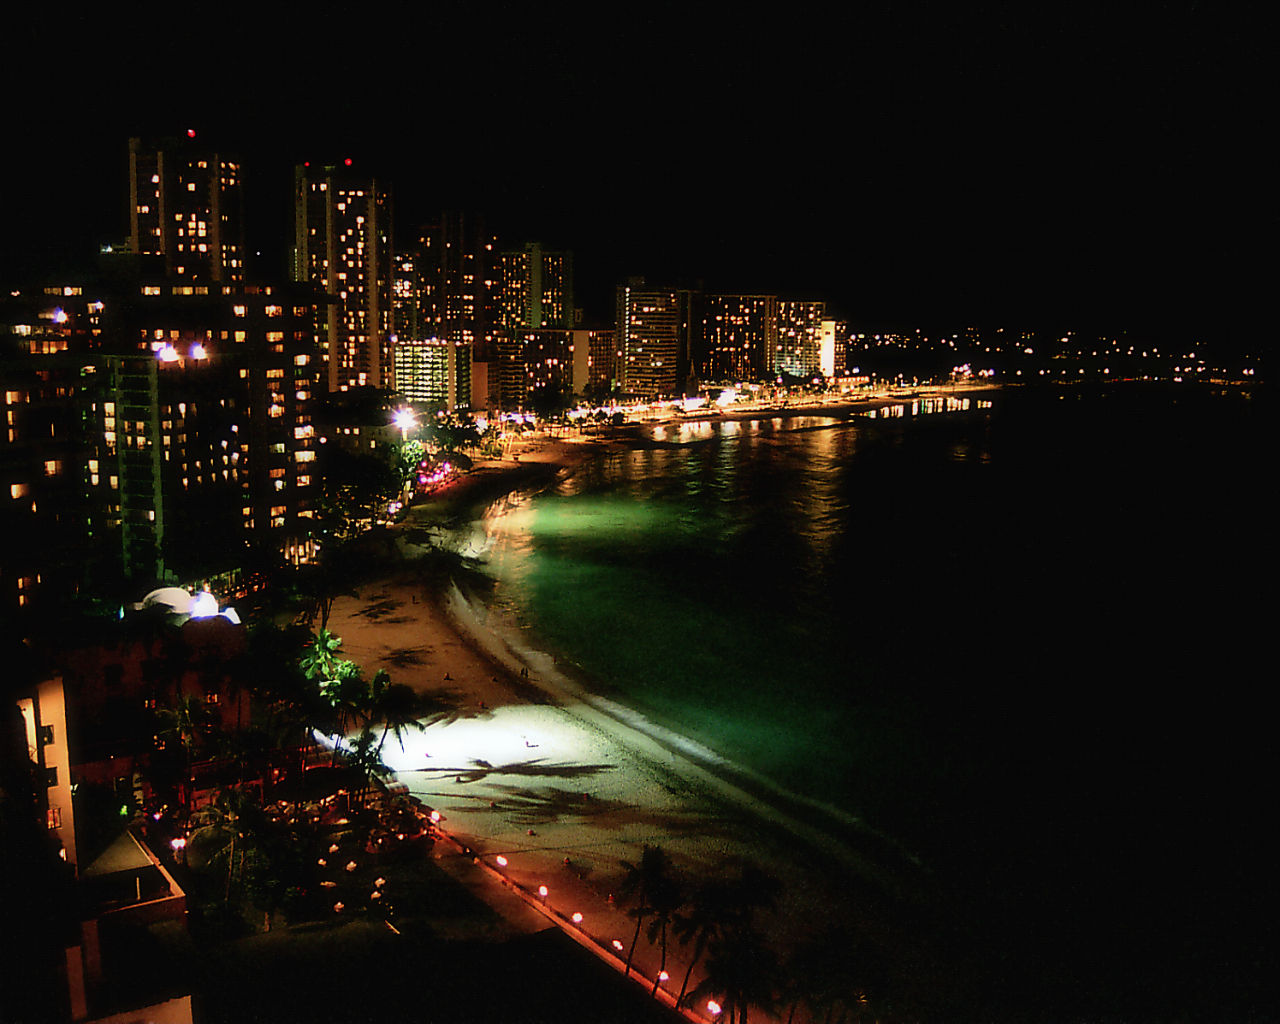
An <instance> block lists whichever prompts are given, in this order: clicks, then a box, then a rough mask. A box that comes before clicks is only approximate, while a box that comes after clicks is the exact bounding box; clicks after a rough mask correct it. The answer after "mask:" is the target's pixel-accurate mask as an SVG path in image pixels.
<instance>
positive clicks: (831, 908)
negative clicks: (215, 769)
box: [330, 441, 888, 1017]
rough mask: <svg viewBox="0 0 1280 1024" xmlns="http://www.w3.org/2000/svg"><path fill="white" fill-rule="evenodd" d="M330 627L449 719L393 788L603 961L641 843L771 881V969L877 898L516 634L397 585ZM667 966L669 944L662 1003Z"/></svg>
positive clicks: (695, 865) (398, 757)
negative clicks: (496, 867) (557, 916)
mask: <svg viewBox="0 0 1280 1024" xmlns="http://www.w3.org/2000/svg"><path fill="white" fill-rule="evenodd" d="M590 447H591V445H584V444H578V443H573V442H564V441H551V442H544V443H542V444H541V445H540V446H539V447H537V448H534V447H533V446H527V447H526V448H525V449H524V451H523V452H522V455H521V459H522V463H523V464H524V465H526V466H527V464H528V463H529V462H532V461H545V462H549V463H553V464H555V465H560V466H563V465H570V464H572V463H573V461H574V460H575V459H576V458H579V457H581V456H582V455H584V454H586V451H587V449H589V448H590ZM506 465H508V466H514V463H511V462H508V463H507V464H506ZM483 472H485V473H488V474H495V473H498V472H501V470H500V469H499V468H498V467H496V466H490V467H489V468H486V469H485V470H483ZM330 629H332V630H333V631H334V632H335V633H337V634H338V635H339V636H341V637H342V638H343V642H344V643H343V650H344V652H345V654H346V655H347V656H348V657H351V658H353V659H355V660H356V661H357V662H358V663H359V664H360V665H362V666H363V667H364V669H365V670H366V673H367V674H370V675H371V674H372V673H373V672H374V671H376V670H377V669H379V668H386V669H387V670H388V672H389V673H390V674H391V677H392V679H393V680H395V681H397V682H404V683H408V684H410V685H412V686H413V687H414V688H415V689H417V690H419V691H423V692H428V691H438V690H444V691H448V692H450V693H451V694H452V696H453V697H454V698H455V699H456V700H457V701H458V713H457V715H456V716H455V717H454V719H453V720H451V721H448V722H442V723H437V724H435V725H432V726H431V727H430V728H429V729H427V730H426V731H425V732H413V733H409V734H408V735H406V737H405V741H404V749H403V751H402V750H401V749H400V748H399V746H398V745H397V744H396V743H395V741H394V739H389V740H388V742H387V747H386V749H385V750H384V758H385V760H386V761H387V763H388V764H389V766H390V767H392V768H393V769H395V771H396V778H397V780H398V781H399V782H402V783H404V784H405V785H407V787H408V789H409V791H410V793H412V794H413V795H414V796H416V797H418V798H419V799H421V800H422V801H423V803H425V804H427V805H428V806H430V807H432V808H435V809H436V810H438V811H440V813H441V814H442V815H443V816H444V820H443V822H442V825H443V827H444V828H445V829H446V830H447V831H449V832H450V833H452V834H453V835H454V836H455V837H457V838H458V839H459V840H460V841H462V842H463V843H465V844H467V845H469V846H470V847H472V848H473V849H474V850H475V852H476V853H477V854H478V855H480V856H481V857H482V858H483V859H484V860H485V861H486V862H488V863H490V864H492V863H494V858H495V857H497V856H498V855H503V856H505V857H506V858H507V860H508V865H507V866H506V867H505V868H504V870H505V871H506V872H507V873H508V874H509V876H510V877H511V878H513V879H514V880H516V881H517V882H519V883H521V884H522V885H524V886H525V887H526V888H528V889H530V890H533V891H536V890H537V889H538V887H539V886H540V885H546V886H547V889H548V895H547V903H548V905H550V906H552V907H555V908H556V909H557V910H559V911H561V912H562V913H563V914H564V915H565V916H568V915H571V914H573V913H575V912H580V913H581V914H582V915H583V921H582V928H583V929H584V930H585V931H586V932H587V933H588V934H589V935H591V936H593V937H594V938H596V939H597V940H599V941H600V942H601V943H602V944H604V945H606V946H608V945H609V944H610V942H611V940H613V939H615V938H616V939H620V940H622V941H623V942H624V943H625V944H628V945H629V943H630V941H631V936H632V932H633V930H634V922H633V921H632V920H631V919H629V918H627V917H626V915H625V913H624V908H623V907H620V906H618V905H617V904H614V903H611V902H610V897H611V894H616V893H618V891H619V883H620V880H621V878H622V876H623V874H624V868H623V866H622V862H624V861H629V862H631V863H633V864H634V863H638V862H639V860H640V856H641V852H642V849H643V847H644V845H645V844H651V845H659V846H661V847H663V848H664V850H665V851H666V852H667V854H668V855H669V857H670V858H671V860H672V862H673V864H674V865H675V866H676V867H677V868H678V869H679V870H681V871H682V872H684V873H685V874H687V875H688V876H690V877H694V878H697V877H706V876H709V875H712V874H714V873H716V872H717V871H721V870H725V869H726V867H729V868H730V870H731V869H732V868H731V866H732V865H734V864H736V863H738V862H739V861H740V860H742V859H746V860H749V861H752V862H754V863H756V864H758V865H760V866H762V867H764V868H765V869H766V870H768V871H769V872H770V873H772V874H774V875H775V876H776V877H777V878H779V879H780V880H781V882H782V884H783V887H784V896H783V903H782V910H781V912H780V913H778V914H777V915H774V916H773V917H771V918H770V919H768V921H767V922H766V923H767V934H769V935H770V936H771V938H773V939H775V940H776V945H777V946H778V948H779V952H781V953H785V952H786V951H787V949H788V948H789V947H791V946H793V945H794V943H795V942H796V941H797V940H800V939H801V938H802V937H805V936H814V935H820V934H822V933H824V932H826V931H827V930H829V929H837V928H839V927H840V926H841V925H842V924H844V923H847V920H848V919H849V916H850V915H858V914H860V913H861V909H862V908H861V907H860V900H861V896H860V895H859V894H858V893H865V892H867V891H868V889H867V888H866V887H863V886H860V885H859V882H861V881H869V883H870V888H871V889H879V888H880V887H881V886H882V885H884V884H887V883H888V879H887V876H886V875H885V874H884V873H883V872H881V871H879V870H878V869H875V868H873V867H872V865H871V864H870V863H868V862H866V861H864V860H863V859H862V858H861V857H860V855H859V853H858V852H857V851H856V850H855V849H853V848H852V847H851V846H850V845H848V844H843V843H839V842H837V841H835V840H833V839H831V838H830V837H829V836H828V834H827V833H826V831H825V830H822V829H819V828H815V827H814V826H813V825H811V824H810V823H809V822H810V821H814V820H818V821H820V820H821V815H820V814H815V813H804V812H803V811H802V812H801V813H800V814H798V815H797V814H794V813H792V814H787V813H785V812H783V811H780V810H777V809H775V807H776V806H777V805H781V806H784V807H785V806H788V803H787V800H786V799H776V800H775V799H771V798H770V795H769V793H768V790H767V789H763V790H762V789H761V788H760V786H759V784H758V783H759V781H760V780H756V784H750V783H749V784H748V788H749V789H751V790H752V793H749V792H747V791H746V790H744V789H743V788H742V787H741V786H739V785H737V784H735V782H733V781H731V777H726V772H724V771H723V767H724V766H721V768H720V769H719V770H716V769H715V766H714V764H711V765H708V761H709V760H710V761H714V757H713V755H711V754H710V752H708V751H701V750H699V748H697V747H696V745H693V744H687V745H683V746H682V742H683V741H682V740H681V738H680V737H679V736H676V735H673V734H670V733H666V732H664V731H662V730H659V729H657V728H656V727H652V726H651V725H650V724H649V723H646V722H644V720H643V719H638V718H637V717H636V716H633V715H630V713H629V712H628V711H627V710H626V709H623V708H618V707H616V706H613V705H610V704H609V703H608V702H605V701H602V700H600V699H599V698H596V697H593V696H592V695H591V694H589V693H588V692H586V691H584V690H583V689H582V688H581V687H580V686H578V685H577V684H576V683H575V682H574V680H572V679H571V678H568V677H567V676H566V675H563V674H561V673H560V672H559V671H558V670H557V667H556V666H555V665H554V663H553V662H552V661H551V659H550V658H549V657H547V656H546V655H543V654H541V653H539V652H537V651H534V650H530V649H528V648H525V647H524V645H523V643H522V637H521V633H520V630H519V628H518V627H517V626H515V625H514V624H513V623H510V622H503V621H500V620H498V619H497V618H496V617H495V615H494V614H493V613H489V612H486V611H485V610H484V609H483V608H481V607H479V606H478V605H473V604H471V603H468V602H466V601H464V600H462V598H461V595H460V594H459V593H458V592H457V591H456V590H455V591H454V592H453V593H451V594H448V595H446V596H445V597H444V598H443V599H441V600H440V601H435V600H432V599H430V598H429V597H428V596H427V595H426V592H425V591H424V589H423V587H422V585H421V583H420V582H418V581H417V580H416V579H415V578H414V576H413V575H412V573H411V572H408V571H406V572H405V573H404V574H401V575H399V576H393V577H391V578H388V579H386V580H382V581H379V582H376V583H372V584H368V585H365V586H362V587H361V588H360V594H359V597H358V598H354V599H353V598H343V599H340V600H339V601H338V602H337V603H336V605H335V607H334V611H333V615H332V618H331V620H330ZM525 669H527V670H528V673H529V676H528V678H527V679H526V678H524V677H523V670H525ZM814 756H815V757H820V756H822V754H821V751H816V750H815V752H814ZM709 769H710V770H709ZM753 793H754V794H755V795H752V794H753ZM761 794H763V795H761ZM801 799H802V798H801ZM790 806H792V807H793V808H794V806H795V805H794V804H792V805H790ZM440 855H446V854H444V853H443V851H442V852H441V854H440ZM566 858H568V863H567V864H566V863H565V859H566ZM483 887H484V884H483V883H482V884H481V886H480V891H481V892H482V893H483ZM494 888H496V886H494ZM855 889H857V890H858V893H855V891H854V890H855ZM619 902H621V900H619ZM525 920H526V921H527V920H528V918H527V917H526V918H525ZM635 963H636V965H637V967H638V969H639V970H640V971H642V972H643V973H645V974H646V975H648V976H650V977H652V976H653V974H655V973H656V971H657V969H658V952H657V950H656V948H653V947H650V946H649V945H648V943H647V942H646V941H645V939H644V937H643V935H642V937H641V939H640V944H639V946H638V947H637V950H636V958H635ZM684 968H685V961H684V952H683V951H682V950H680V949H679V948H678V947H676V946H675V944H674V942H673V943H672V944H671V948H670V950H669V954H668V966H667V970H668V972H669V974H670V975H671V981H669V982H668V983H667V985H666V987H667V988H669V989H670V990H671V991H673V992H674V991H676V990H678V988H679V985H680V981H681V979H682V978H683V973H684ZM696 980H697V975H696V974H695V978H694V982H695V983H696ZM754 1016H755V1015H754V1014H753V1017H754Z"/></svg>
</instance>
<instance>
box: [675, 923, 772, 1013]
mask: <svg viewBox="0 0 1280 1024" xmlns="http://www.w3.org/2000/svg"><path fill="white" fill-rule="evenodd" d="M779 972H780V968H779V964H778V957H777V955H776V954H775V953H774V952H773V950H771V949H770V948H769V947H768V946H767V945H766V944H765V941H764V937H763V936H762V935H761V934H760V933H759V932H758V931H756V930H755V929H754V928H750V927H746V928H734V929H731V930H730V931H728V932H726V933H725V934H724V935H723V936H721V937H720V938H719V939H717V940H716V941H715V942H714V943H713V944H712V946H711V953H710V955H709V956H708V957H707V976H706V977H705V978H703V980H702V983H701V984H700V985H699V986H698V987H697V988H695V989H694V990H693V992H691V993H690V1001H694V1000H697V999H698V998H699V997H701V996H704V995H716V996H720V997H721V1003H720V1005H721V1008H722V1010H723V1011H724V1012H725V1013H726V1014H727V1018H726V1019H727V1021H728V1024H735V1022H737V1024H747V1008H748V1007H750V1006H759V1007H761V1008H762V1009H764V1010H766V1011H770V1010H772V1009H773V1005H774V1002H775V998H774V997H775V987H776V983H777V978H778V975H779Z"/></svg>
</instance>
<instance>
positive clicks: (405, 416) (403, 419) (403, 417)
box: [391, 409, 417, 444]
mask: <svg viewBox="0 0 1280 1024" xmlns="http://www.w3.org/2000/svg"><path fill="white" fill-rule="evenodd" d="M391 422H392V423H394V424H395V425H396V426H397V427H399V428H400V443H401V444H404V442H405V441H406V440H408V437H409V431H410V430H412V429H413V427H414V425H415V424H416V423H417V417H416V416H414V415H413V412H412V411H411V410H409V409H397V410H396V412H395V415H394V416H392V417H391Z"/></svg>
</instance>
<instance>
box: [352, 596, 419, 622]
mask: <svg viewBox="0 0 1280 1024" xmlns="http://www.w3.org/2000/svg"><path fill="white" fill-rule="evenodd" d="M403 604H404V602H403V601H397V600H395V599H394V598H390V597H384V598H380V599H376V600H374V601H373V602H372V603H371V604H367V605H365V606H364V607H363V608H361V609H360V610H359V611H357V612H355V613H353V614H355V615H359V616H363V617H364V618H366V619H368V620H369V621H371V622H378V621H380V620H382V619H386V618H387V616H388V615H390V614H391V613H392V612H394V611H396V610H397V609H398V608H399V607H400V606H401V605H403ZM388 621H392V622H396V621H398V622H408V621H409V620H408V619H391V620H388Z"/></svg>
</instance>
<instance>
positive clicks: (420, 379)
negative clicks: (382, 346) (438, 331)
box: [392, 338, 471, 412]
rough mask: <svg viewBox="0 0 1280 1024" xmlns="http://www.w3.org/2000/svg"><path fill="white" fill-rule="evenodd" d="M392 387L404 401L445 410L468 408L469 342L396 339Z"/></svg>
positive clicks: (469, 388)
mask: <svg viewBox="0 0 1280 1024" xmlns="http://www.w3.org/2000/svg"><path fill="white" fill-rule="evenodd" d="M392 352H393V356H394V359H395V376H396V391H397V392H398V394H399V395H400V397H401V398H403V399H404V400H405V401H407V402H421V403H424V404H426V405H433V406H438V407H439V408H441V409H445V410H447V411H448V412H454V411H457V410H463V409H470V408H471V346H470V345H468V344H466V343H464V342H461V341H445V340H444V339H442V338H425V339H422V340H420V341H406V340H404V339H397V341H396V343H395V346H394V348H393V349H392Z"/></svg>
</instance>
